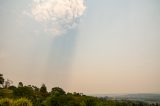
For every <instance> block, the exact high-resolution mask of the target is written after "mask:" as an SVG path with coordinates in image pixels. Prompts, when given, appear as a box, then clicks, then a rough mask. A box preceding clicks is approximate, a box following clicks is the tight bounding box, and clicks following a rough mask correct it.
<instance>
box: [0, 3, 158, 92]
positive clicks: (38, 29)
mask: <svg viewBox="0 0 160 106" xmlns="http://www.w3.org/2000/svg"><path fill="white" fill-rule="evenodd" d="M54 1H57V0H46V2H44V3H43V2H42V3H41V2H39V0H0V73H2V74H4V77H5V78H9V79H11V80H13V81H14V84H17V82H19V81H22V82H24V84H34V85H37V86H41V84H42V83H45V84H46V85H47V86H48V88H51V87H55V86H60V87H62V88H64V89H65V90H66V91H70V92H73V91H76V92H83V93H87V94H98V93H160V1H159V0H87V1H86V3H85V4H86V7H85V6H84V4H83V3H82V2H83V0H77V2H75V3H74V2H73V5H72V6H71V7H73V10H75V9H74V8H76V11H72V10H68V12H67V15H66V12H65V11H64V10H66V9H68V8H66V7H65V6H66V5H68V4H66V5H65V6H64V5H62V4H64V3H62V2H63V0H60V1H61V2H60V3H59V4H56V5H55V4H54ZM72 1H74V0H72ZM75 1H76V0H75ZM38 3H41V4H38ZM37 5H38V6H37ZM39 5H40V6H39ZM49 9H50V10H49ZM53 10H54V12H53ZM47 12H49V14H48V13H47ZM52 12H53V13H52ZM72 13H73V14H74V15H73V14H72ZM72 16H74V18H73V17H72Z"/></svg>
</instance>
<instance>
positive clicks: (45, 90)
mask: <svg viewBox="0 0 160 106" xmlns="http://www.w3.org/2000/svg"><path fill="white" fill-rule="evenodd" d="M40 94H41V96H42V97H46V96H47V95H48V92H47V87H46V85H45V84H42V86H41V88H40Z"/></svg>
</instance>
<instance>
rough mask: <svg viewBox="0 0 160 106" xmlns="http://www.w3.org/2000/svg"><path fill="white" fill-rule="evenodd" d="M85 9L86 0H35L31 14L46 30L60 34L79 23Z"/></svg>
mask: <svg viewBox="0 0 160 106" xmlns="http://www.w3.org/2000/svg"><path fill="white" fill-rule="evenodd" d="M85 9H86V5H85V1H84V0H33V4H32V7H31V12H30V14H31V16H32V17H33V18H34V19H35V20H36V21H38V22H41V23H43V24H45V26H46V28H45V31H49V32H50V31H51V32H53V33H54V34H55V35H60V34H62V33H64V32H66V31H67V30H68V29H71V28H73V27H74V26H75V25H77V23H78V21H79V19H80V17H81V16H82V15H83V14H84V11H85Z"/></svg>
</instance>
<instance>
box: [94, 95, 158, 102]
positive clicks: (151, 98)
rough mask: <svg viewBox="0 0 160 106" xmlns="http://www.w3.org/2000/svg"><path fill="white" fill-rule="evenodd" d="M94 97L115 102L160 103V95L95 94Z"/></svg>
mask: <svg viewBox="0 0 160 106" xmlns="http://www.w3.org/2000/svg"><path fill="white" fill-rule="evenodd" d="M92 96H96V97H104V98H109V99H115V100H132V101H143V102H147V103H155V102H156V103H160V94H151V93H141V94H96V95H92Z"/></svg>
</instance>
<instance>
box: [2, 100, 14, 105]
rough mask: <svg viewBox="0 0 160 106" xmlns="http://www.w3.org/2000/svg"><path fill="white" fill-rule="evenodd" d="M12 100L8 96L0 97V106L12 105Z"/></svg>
mask: <svg viewBox="0 0 160 106" xmlns="http://www.w3.org/2000/svg"><path fill="white" fill-rule="evenodd" d="M13 104H14V103H13V100H12V99H8V98H3V99H0V106H13Z"/></svg>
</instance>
